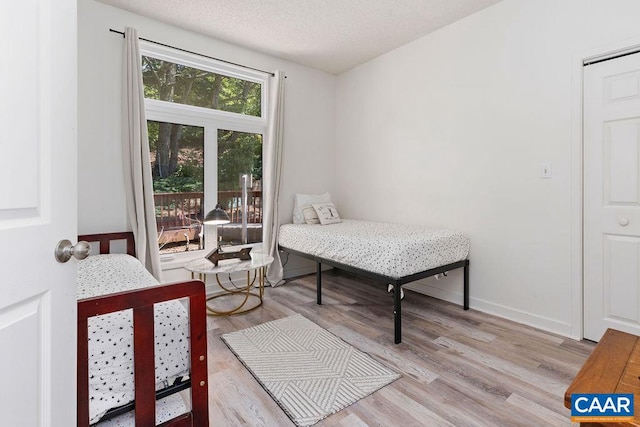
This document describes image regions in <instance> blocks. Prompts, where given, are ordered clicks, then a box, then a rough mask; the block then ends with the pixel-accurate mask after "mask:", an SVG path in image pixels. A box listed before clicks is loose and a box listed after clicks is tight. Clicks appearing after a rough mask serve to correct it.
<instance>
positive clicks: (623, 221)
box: [618, 218, 629, 227]
mask: <svg viewBox="0 0 640 427" xmlns="http://www.w3.org/2000/svg"><path fill="white" fill-rule="evenodd" d="M618 224H620V225H621V226H623V227H625V226H627V225H629V220H628V219H627V218H618Z"/></svg>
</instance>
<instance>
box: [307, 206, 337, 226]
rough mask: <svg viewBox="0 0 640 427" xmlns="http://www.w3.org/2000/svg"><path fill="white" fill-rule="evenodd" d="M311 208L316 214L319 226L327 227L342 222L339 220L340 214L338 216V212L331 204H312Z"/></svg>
mask: <svg viewBox="0 0 640 427" xmlns="http://www.w3.org/2000/svg"><path fill="white" fill-rule="evenodd" d="M311 206H313V209H314V210H315V211H316V213H317V214H318V219H319V220H320V224H322V225H328V224H335V223H337V222H342V220H341V219H340V214H338V210H337V209H336V207H335V205H334V204H333V203H331V202H328V203H314V204H313V205H311Z"/></svg>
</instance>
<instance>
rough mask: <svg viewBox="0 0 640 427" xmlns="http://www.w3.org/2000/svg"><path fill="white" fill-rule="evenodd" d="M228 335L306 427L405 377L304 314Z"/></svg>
mask: <svg viewBox="0 0 640 427" xmlns="http://www.w3.org/2000/svg"><path fill="white" fill-rule="evenodd" d="M222 340H224V342H225V343H226V344H227V346H228V347H229V349H231V351H232V352H233V353H234V354H235V355H236V356H237V357H238V359H240V361H241V362H242V363H243V364H244V366H245V367H246V368H247V369H248V370H249V371H250V372H251V374H252V375H253V376H254V377H255V378H256V380H258V382H259V383H260V385H261V386H262V387H263V388H264V389H265V390H266V391H267V392H268V393H269V394H270V395H271V397H272V398H273V399H274V400H275V401H276V402H277V403H278V405H280V407H281V408H282V409H283V410H284V412H285V413H286V414H287V416H288V417H289V418H291V420H292V421H293V422H294V423H295V424H296V425H297V426H300V427H303V426H310V425H313V424H315V423H317V422H318V421H320V420H322V419H324V418H326V417H328V416H329V415H331V414H335V413H336V412H338V411H340V410H342V409H344V408H346V407H347V406H349V405H351V404H352V403H354V402H356V401H358V400H360V399H362V398H363V397H365V396H368V395H370V394H371V393H373V392H375V391H376V390H379V389H380V388H382V387H384V386H385V385H387V384H389V383H391V382H393V381H395V380H396V379H398V378H400V375H399V374H397V373H396V372H394V371H392V370H391V369H389V368H387V367H385V366H383V365H382V364H380V363H379V362H377V361H376V360H374V359H372V358H371V357H370V356H369V355H367V354H365V353H363V352H361V351H359V350H357V349H355V348H354V347H353V346H351V345H350V344H347V343H346V342H345V341H343V340H342V339H340V338H338V337H336V336H335V335H333V334H332V333H331V332H329V331H327V330H326V329H324V328H321V327H320V326H318V325H316V324H315V323H313V322H312V321H310V320H309V319H307V318H305V317H303V316H302V315H300V314H296V315H293V316H289V317H285V318H284V319H279V320H274V321H271V322H267V323H263V324H261V325H258V326H253V327H251V328H247V329H243V330H241V331H237V332H232V333H229V334H224V335H222Z"/></svg>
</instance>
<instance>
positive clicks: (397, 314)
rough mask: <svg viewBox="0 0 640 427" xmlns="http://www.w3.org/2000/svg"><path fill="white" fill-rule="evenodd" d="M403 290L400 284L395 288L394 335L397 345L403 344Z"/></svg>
mask: <svg viewBox="0 0 640 427" xmlns="http://www.w3.org/2000/svg"><path fill="white" fill-rule="evenodd" d="M401 289H402V286H400V285H399V284H396V285H395V286H394V287H393V329H394V331H393V335H394V338H395V343H396V344H400V343H401V342H402V315H401V314H402V313H401V310H400V305H401V302H402V295H401Z"/></svg>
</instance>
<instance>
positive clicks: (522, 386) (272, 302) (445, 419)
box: [208, 271, 595, 427]
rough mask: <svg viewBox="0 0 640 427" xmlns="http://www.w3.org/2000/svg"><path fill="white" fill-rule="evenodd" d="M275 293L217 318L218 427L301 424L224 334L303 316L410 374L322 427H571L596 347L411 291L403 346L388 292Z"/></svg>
mask: <svg viewBox="0 0 640 427" xmlns="http://www.w3.org/2000/svg"><path fill="white" fill-rule="evenodd" d="M315 292H316V289H315V275H310V276H304V277H302V278H299V279H297V280H294V281H291V282H289V283H287V284H286V285H284V286H280V287H278V288H268V289H266V295H265V301H264V304H263V306H262V307H260V308H258V309H257V310H255V311H253V312H251V313H247V314H244V315H240V316H232V317H215V318H214V317H209V318H208V328H209V331H208V334H209V335H208V345H209V387H210V388H209V401H210V408H209V410H210V412H209V413H210V420H211V423H210V424H211V425H212V426H238V425H246V426H293V423H292V422H291V421H290V420H289V418H288V417H287V416H286V415H285V413H284V412H283V411H282V410H281V409H280V407H279V406H278V405H277V404H276V403H275V402H274V401H273V400H272V399H271V397H269V395H268V394H267V392H266V391H264V390H263V389H262V387H261V386H260V385H259V384H258V383H257V382H256V380H255V379H254V378H253V377H252V376H251V374H250V373H249V372H248V371H247V370H246V369H245V368H244V366H243V365H242V364H241V363H240V362H239V361H238V360H237V359H236V357H235V356H234V355H233V353H231V351H230V350H229V349H228V348H227V347H226V345H225V344H224V343H223V342H222V340H221V339H220V335H222V334H224V333H227V332H232V331H236V330H239V329H243V328H246V327H249V326H254V325H257V324H260V323H263V322H267V321H270V320H275V319H279V318H282V317H286V316H289V315H292V314H295V313H300V314H302V315H303V316H305V317H307V318H308V319H309V320H311V321H313V322H315V323H317V324H318V325H320V326H322V327H324V328H326V329H328V330H329V331H331V332H332V333H334V334H335V335H337V336H339V337H341V338H342V339H344V340H345V341H347V342H348V343H350V344H352V345H354V346H355V347H357V348H358V349H360V350H362V351H364V352H366V353H368V354H370V355H371V356H372V357H374V358H375V359H377V360H379V361H381V362H382V363H384V364H386V365H387V366H389V367H391V368H393V369H395V370H397V371H398V372H400V373H401V374H402V378H400V379H399V380H397V381H395V382H394V383H392V384H390V385H388V386H386V387H384V388H383V389H381V390H379V391H377V392H376V393H374V394H372V395H371V396H368V397H366V398H364V399H362V400H360V401H359V402H356V403H355V404H353V405H351V406H349V407H348V408H346V409H344V410H342V411H340V412H338V413H337V414H334V415H332V416H330V417H328V418H327V419H325V420H323V421H321V422H320V423H318V424H316V425H317V426H319V427H323V426H519V425H522V426H568V425H571V421H570V411H569V410H568V409H566V408H565V407H564V404H563V397H564V392H565V390H566V388H567V386H568V385H569V384H570V383H571V381H572V379H573V377H574V376H575V375H576V374H577V373H578V371H579V370H580V367H581V366H582V364H583V363H584V362H585V360H586V359H587V357H588V356H589V354H590V353H591V351H592V349H593V348H594V346H595V344H593V343H590V342H576V341H574V340H571V339H567V338H564V337H561V336H558V335H554V334H551V333H547V332H543V331H540V330H537V329H534V328H531V327H528V326H524V325H521V324H518V323H514V322H510V321H507V320H504V319H501V318H498V317H494V316H490V315H486V314H483V313H480V312H478V311H475V310H473V306H472V309H471V310H469V311H464V310H462V307H461V306H459V305H455V304H450V303H447V302H444V301H440V300H437V299H434V298H430V297H427V296H424V295H420V294H417V293H414V292H410V291H407V292H406V298H405V300H404V301H403V303H402V310H403V341H402V343H401V344H399V345H395V344H393V338H392V337H393V322H392V321H391V320H392V319H391V307H392V303H393V299H392V297H391V294H388V293H387V292H386V288H385V287H384V286H380V285H371V284H369V283H367V282H366V280H364V279H360V278H357V277H355V276H352V275H349V274H347V273H344V272H334V271H331V272H325V273H323V305H322V306H318V305H317V304H316V302H315V297H316V294H315Z"/></svg>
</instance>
